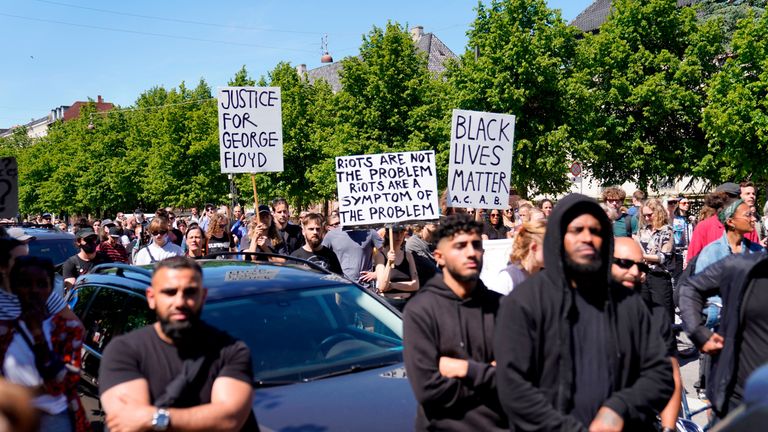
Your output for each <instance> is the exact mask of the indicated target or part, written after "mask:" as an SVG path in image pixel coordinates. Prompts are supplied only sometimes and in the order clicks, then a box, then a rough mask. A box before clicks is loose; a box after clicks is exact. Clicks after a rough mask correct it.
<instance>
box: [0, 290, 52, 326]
mask: <svg viewBox="0 0 768 432" xmlns="http://www.w3.org/2000/svg"><path fill="white" fill-rule="evenodd" d="M66 306H67V303H66V302H65V301H64V298H63V297H62V296H61V295H60V294H59V293H57V292H55V291H54V292H51V295H50V296H48V301H47V302H46V308H47V309H48V316H52V315H56V314H57V313H59V312H61V311H62V310H63V309H64V308H65V307H66ZM20 316H21V302H20V301H19V298H18V297H16V296H15V295H13V294H11V293H9V292H8V291H5V290H4V289H0V320H2V321H11V320H16V319H18V318H19V317H20Z"/></svg>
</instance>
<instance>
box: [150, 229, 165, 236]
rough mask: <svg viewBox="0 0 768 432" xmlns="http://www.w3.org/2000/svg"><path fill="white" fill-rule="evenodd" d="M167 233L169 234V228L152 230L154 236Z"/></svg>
mask: <svg viewBox="0 0 768 432" xmlns="http://www.w3.org/2000/svg"><path fill="white" fill-rule="evenodd" d="M166 234H168V230H157V231H152V235H153V236H156V235H166Z"/></svg>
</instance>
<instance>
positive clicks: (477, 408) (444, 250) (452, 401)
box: [403, 214, 509, 431]
mask: <svg viewBox="0 0 768 432" xmlns="http://www.w3.org/2000/svg"><path fill="white" fill-rule="evenodd" d="M482 232H483V226H482V224H481V223H480V222H477V221H474V220H472V219H471V218H470V217H469V216H468V215H466V214H460V215H453V216H449V217H448V218H446V219H445V220H444V221H443V223H441V224H440V227H439V228H438V229H437V231H436V233H435V242H436V245H437V246H436V249H435V251H434V257H435V260H436V261H437V265H438V266H439V267H440V268H441V269H442V273H438V274H437V275H435V276H434V277H432V278H431V279H430V280H429V281H427V283H426V284H425V285H424V287H423V288H421V289H420V290H419V292H418V294H417V295H416V296H415V297H414V298H413V299H412V300H411V301H410V302H408V304H407V305H406V307H405V318H404V322H403V333H404V335H403V343H404V353H403V355H404V357H405V368H406V370H407V371H408V381H409V382H410V384H411V387H412V388H413V393H414V395H415V396H416V400H417V401H418V403H419V408H418V411H417V414H416V430H418V431H426V430H442V431H501V430H509V425H508V423H507V420H506V417H505V416H504V413H503V412H502V410H501V406H500V405H499V400H498V395H497V392H496V378H495V369H496V368H495V362H494V355H493V332H494V322H495V319H496V311H497V310H498V307H499V300H500V298H501V294H498V293H496V292H493V291H489V290H488V288H486V287H485V285H483V282H482V281H480V270H481V269H482V267H483V240H482V237H481V235H482Z"/></svg>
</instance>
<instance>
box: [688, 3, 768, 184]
mask: <svg viewBox="0 0 768 432" xmlns="http://www.w3.org/2000/svg"><path fill="white" fill-rule="evenodd" d="M732 46H733V52H732V55H731V56H730V58H728V60H726V62H725V64H724V65H723V67H722V69H721V70H720V71H719V72H718V73H717V74H715V75H714V76H713V77H712V80H711V81H710V83H709V103H708V105H707V106H706V108H705V109H704V118H703V123H702V127H703V128H704V131H705V132H706V135H707V138H708V139H709V146H708V148H707V155H706V156H704V157H703V158H702V159H701V162H700V163H699V164H698V166H697V167H696V171H695V172H696V173H697V174H698V175H700V176H703V177H706V178H709V179H712V180H713V181H722V180H726V179H727V180H728V181H733V180H734V179H741V178H747V177H751V178H752V179H753V180H754V181H761V182H764V181H766V180H768V166H767V165H766V164H765V163H764V157H765V152H766V151H767V150H768V14H762V16H761V17H760V18H756V17H755V16H754V15H752V14H750V16H748V17H747V18H745V19H743V20H741V21H740V22H739V23H738V25H737V29H736V32H735V33H734V36H733V44H732Z"/></svg>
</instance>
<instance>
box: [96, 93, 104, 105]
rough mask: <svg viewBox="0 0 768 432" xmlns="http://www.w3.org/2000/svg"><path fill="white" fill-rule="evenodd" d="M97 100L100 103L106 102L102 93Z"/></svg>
mask: <svg viewBox="0 0 768 432" xmlns="http://www.w3.org/2000/svg"><path fill="white" fill-rule="evenodd" d="M97 101H98V103H104V99H102V98H101V95H99V96H98V98H97Z"/></svg>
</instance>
